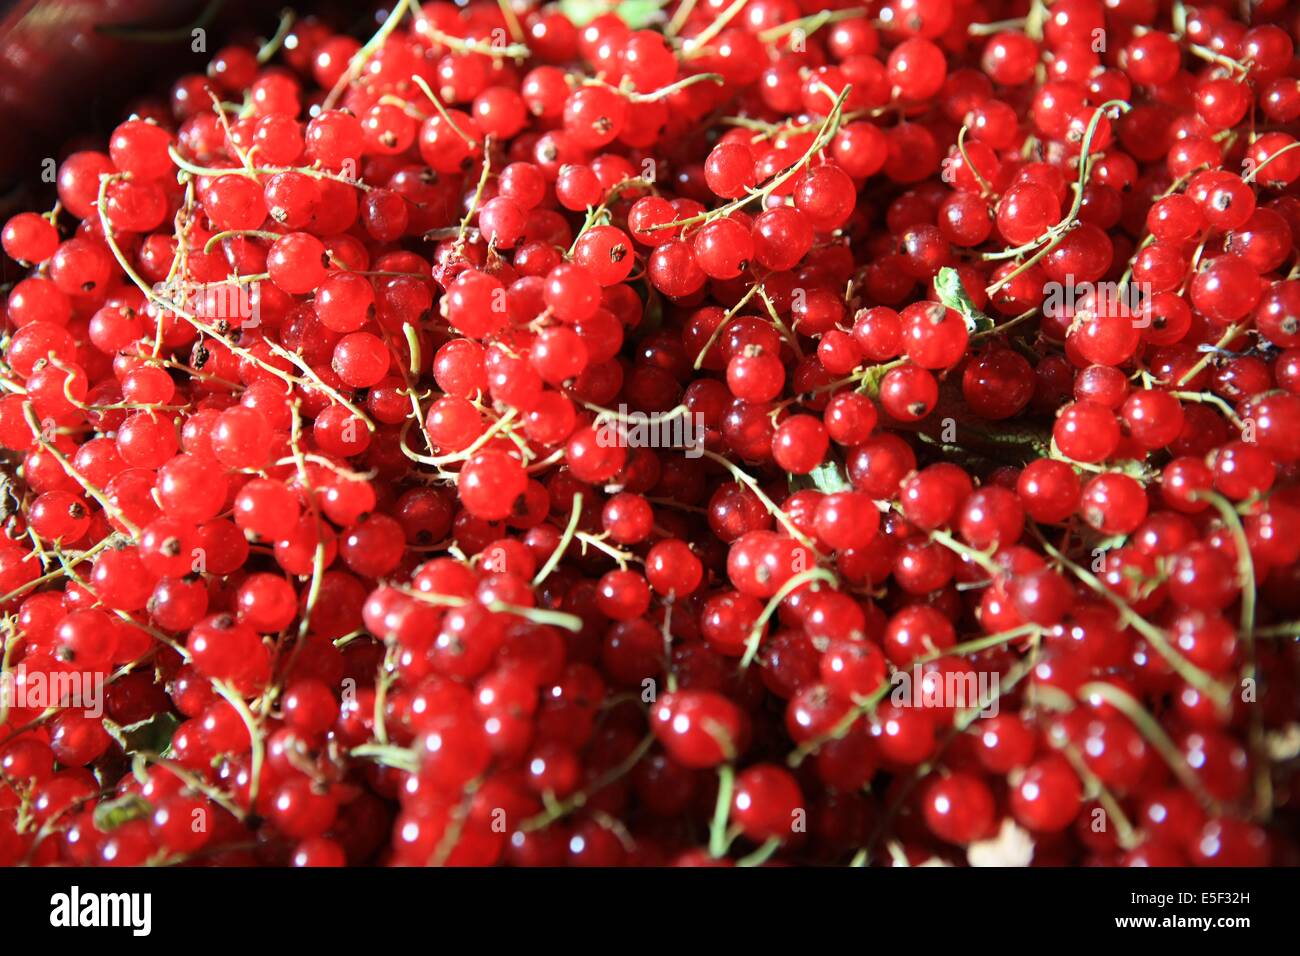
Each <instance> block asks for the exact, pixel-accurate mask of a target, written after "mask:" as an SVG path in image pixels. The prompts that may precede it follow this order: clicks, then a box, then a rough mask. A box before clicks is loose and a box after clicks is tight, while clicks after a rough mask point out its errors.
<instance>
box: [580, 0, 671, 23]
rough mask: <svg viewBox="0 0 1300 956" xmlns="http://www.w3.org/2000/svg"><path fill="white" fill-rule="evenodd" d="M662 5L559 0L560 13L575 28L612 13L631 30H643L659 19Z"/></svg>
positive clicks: (648, 0) (635, 0) (655, 0)
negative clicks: (571, 22)
mask: <svg viewBox="0 0 1300 956" xmlns="http://www.w3.org/2000/svg"><path fill="white" fill-rule="evenodd" d="M662 9H663V4H662V3H660V2H659V0H621V2H612V3H611V2H609V0H560V12H561V13H563V14H564V15H565V16H566V17H568V18H569V19H570V20H571V21H573V25H574V26H575V27H581V26H584V25H586V24H587V23H590V22H591V21H592V20H594V19H596V17H598V16H600V15H601V14H602V13H610V12H613V13H615V14H617V15H618V17H619V19H620V20H622V21H623V22H624V23H626V24H627V25H628V26H629V27H631V28H632V29H633V30H644V29H645V28H646V27H648V26H650V25H651V24H653V23H655V22H656V21H658V20H659V19H660V11H661V10H662Z"/></svg>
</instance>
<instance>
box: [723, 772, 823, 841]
mask: <svg viewBox="0 0 1300 956" xmlns="http://www.w3.org/2000/svg"><path fill="white" fill-rule="evenodd" d="M801 813H806V811H805V809H804V806H803V793H802V792H801V791H800V789H799V784H798V782H797V781H796V780H795V779H794V777H793V776H792V775H791V774H790V772H789V771H788V770H785V769H784V768H782V767H777V766H774V765H772V764H756V765H754V766H752V767H749V768H747V769H746V770H744V771H742V772H741V773H740V774H738V775H737V777H736V781H735V789H734V790H733V791H732V798H731V817H732V819H733V820H735V822H736V824H737V825H738V826H739V827H740V829H741V831H742V832H743V833H744V834H745V836H747V837H749V838H750V839H751V840H755V841H765V840H785V839H787V838H788V837H789V836H790V835H791V833H793V832H796V831H797V830H798V829H799V828H800V822H801V821H800V818H799V815H800V814H801Z"/></svg>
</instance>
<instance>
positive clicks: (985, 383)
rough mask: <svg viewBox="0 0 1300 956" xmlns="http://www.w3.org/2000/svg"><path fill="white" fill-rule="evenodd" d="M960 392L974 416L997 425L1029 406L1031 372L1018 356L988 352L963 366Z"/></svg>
mask: <svg viewBox="0 0 1300 956" xmlns="http://www.w3.org/2000/svg"><path fill="white" fill-rule="evenodd" d="M961 389H962V396H963V397H964V398H965V399H966V402H967V404H969V405H970V407H971V410H972V411H973V412H975V414H976V415H979V416H980V417H981V418H985V419H988V420H990V421H1000V420H1002V419H1007V418H1011V417H1013V416H1015V415H1016V414H1018V413H1019V412H1020V411H1022V410H1023V409H1024V408H1025V406H1027V405H1028V404H1029V400H1030V399H1031V398H1033V395H1034V370H1033V368H1032V367H1031V366H1030V364H1029V362H1028V360H1026V359H1025V357H1024V356H1022V355H1021V354H1020V353H1019V352H1015V351H1012V350H1011V349H1006V348H991V349H989V350H988V351H986V352H984V353H982V354H981V355H979V356H978V357H976V358H975V359H973V360H972V361H970V362H968V363H967V364H966V367H965V368H964V369H963V370H962V377H961Z"/></svg>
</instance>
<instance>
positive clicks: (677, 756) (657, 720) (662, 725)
mask: <svg viewBox="0 0 1300 956" xmlns="http://www.w3.org/2000/svg"><path fill="white" fill-rule="evenodd" d="M650 729H651V730H652V731H653V732H654V735H655V737H656V738H657V739H658V740H659V742H660V744H662V745H663V747H664V749H665V750H667V751H668V753H669V755H671V756H672V758H673V759H674V760H675V761H677V762H678V763H680V764H682V765H683V766H685V767H692V768H696V769H704V768H708V767H715V766H717V765H718V764H720V763H722V762H723V761H724V760H729V759H732V758H734V757H735V756H736V755H737V754H738V752H739V751H740V749H741V746H742V744H743V742H744V735H745V733H746V729H745V717H744V714H743V713H742V712H741V711H740V709H739V708H738V707H737V706H736V705H735V704H734V703H732V702H731V701H730V700H729V699H728V698H726V697H724V696H723V695H721V694H718V693H715V692H713V691H702V690H685V691H681V692H679V693H676V694H662V695H660V697H659V700H658V702H657V703H656V704H655V705H654V707H653V708H652V709H651V711H650Z"/></svg>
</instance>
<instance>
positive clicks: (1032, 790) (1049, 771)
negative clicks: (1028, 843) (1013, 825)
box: [1010, 754, 1083, 833]
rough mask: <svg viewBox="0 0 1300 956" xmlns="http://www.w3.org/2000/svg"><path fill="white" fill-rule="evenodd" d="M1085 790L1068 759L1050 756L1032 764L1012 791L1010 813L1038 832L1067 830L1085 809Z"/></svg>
mask: <svg viewBox="0 0 1300 956" xmlns="http://www.w3.org/2000/svg"><path fill="white" fill-rule="evenodd" d="M1082 801H1083V788H1082V786H1081V785H1080V783H1079V778H1078V777H1077V776H1076V775H1075V773H1074V770H1073V769H1072V768H1071V767H1070V764H1069V763H1068V762H1067V761H1066V759H1065V758H1064V757H1062V756H1060V755H1057V754H1051V755H1049V756H1047V757H1044V758H1042V759H1041V760H1038V761H1036V762H1034V763H1032V764H1030V765H1029V766H1028V767H1027V768H1026V769H1025V771H1024V773H1023V774H1022V775H1021V777H1020V779H1019V781H1018V782H1017V783H1015V784H1014V785H1013V787H1012V790H1011V800H1010V804H1011V812H1012V814H1014V815H1015V818H1016V820H1017V821H1019V823H1020V824H1021V825H1022V826H1024V827H1025V828H1026V829H1029V830H1032V831H1034V832H1037V833H1054V832H1057V831H1059V830H1064V829H1065V828H1066V827H1067V826H1069V825H1070V823H1072V822H1073V821H1074V818H1075V817H1076V816H1077V815H1078V813H1079V808H1080V807H1081V806H1082Z"/></svg>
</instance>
